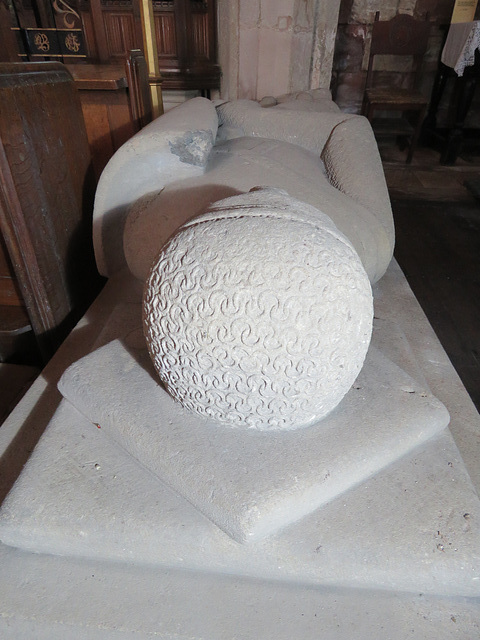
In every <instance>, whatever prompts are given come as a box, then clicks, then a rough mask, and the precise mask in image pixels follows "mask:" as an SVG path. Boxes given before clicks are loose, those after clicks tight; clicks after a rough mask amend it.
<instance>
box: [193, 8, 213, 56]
mask: <svg viewBox="0 0 480 640" xmlns="http://www.w3.org/2000/svg"><path fill="white" fill-rule="evenodd" d="M191 46H192V55H193V57H194V58H195V59H196V60H199V59H200V60H208V59H209V58H210V51H209V38H208V15H207V14H206V13H203V12H202V13H192V40H191Z"/></svg>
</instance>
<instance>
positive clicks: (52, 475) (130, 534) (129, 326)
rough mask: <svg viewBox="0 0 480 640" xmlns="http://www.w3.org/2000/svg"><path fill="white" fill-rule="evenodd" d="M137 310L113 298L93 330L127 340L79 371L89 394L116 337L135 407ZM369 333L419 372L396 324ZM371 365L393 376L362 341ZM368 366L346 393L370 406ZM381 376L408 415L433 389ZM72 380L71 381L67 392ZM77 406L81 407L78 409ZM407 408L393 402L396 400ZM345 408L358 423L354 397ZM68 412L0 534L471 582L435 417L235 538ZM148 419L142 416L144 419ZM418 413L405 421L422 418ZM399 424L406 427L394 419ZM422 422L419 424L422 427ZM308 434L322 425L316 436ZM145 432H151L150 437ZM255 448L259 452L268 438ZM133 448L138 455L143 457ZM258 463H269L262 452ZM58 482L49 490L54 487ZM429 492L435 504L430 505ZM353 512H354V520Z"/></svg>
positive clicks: (461, 489) (382, 578)
mask: <svg viewBox="0 0 480 640" xmlns="http://www.w3.org/2000/svg"><path fill="white" fill-rule="evenodd" d="M139 315H140V313H139V307H138V306H136V307H135V306H134V305H130V306H125V305H123V306H121V307H119V308H118V309H116V310H115V311H114V313H113V316H112V317H111V318H110V319H109V322H108V323H107V329H106V331H105V332H104V333H105V335H104V337H103V339H109V338H111V337H112V336H113V335H115V334H116V333H118V332H119V331H120V334H124V335H125V338H122V342H123V343H124V345H125V346H127V348H128V351H127V350H126V349H125V346H123V345H121V346H118V345H120V342H119V341H118V340H117V341H114V342H113V343H110V344H108V345H106V346H105V347H104V348H103V349H101V350H100V351H99V352H97V353H96V354H95V353H94V354H92V356H90V357H87V360H88V359H90V369H91V372H93V371H95V372H96V376H97V377H96V378H95V379H93V380H91V385H90V389H92V390H97V389H98V391H93V392H92V391H90V395H92V393H93V395H94V396H95V395H97V394H98V393H101V392H102V391H101V386H102V383H101V381H99V378H100V377H101V373H102V364H101V363H102V362H103V363H104V366H105V367H109V368H110V369H112V370H113V369H114V366H113V367H112V366H111V364H112V354H113V360H115V358H116V357H118V355H119V353H121V352H122V350H123V353H124V355H123V358H124V359H126V364H125V367H124V369H125V371H126V372H127V373H126V374H123V376H118V377H117V376H116V375H115V373H113V375H112V383H115V381H116V380H123V383H120V384H123V385H124V387H125V391H124V402H125V404H126V405H127V406H128V405H130V406H133V405H134V403H133V402H132V398H133V397H134V396H137V397H139V395H140V394H141V391H139V389H141V388H146V387H147V386H148V385H149V384H150V383H147V382H146V379H145V376H143V378H142V374H141V373H140V371H141V370H142V367H145V366H146V365H145V362H147V363H148V360H146V359H145V353H144V352H145V345H143V348H142V346H141V343H140V342H138V340H137V338H134V336H135V334H136V333H137V331H136V330H135V327H138V324H139ZM392 337H393V338H394V339H395V341H396V347H394V348H393V349H391V347H389V343H390V342H391V339H392ZM103 339H102V340H103ZM375 344H376V345H377V346H378V347H383V346H384V345H385V346H386V348H387V350H390V351H389V353H392V354H394V355H395V356H396V357H397V358H398V361H399V363H401V364H402V366H405V367H407V368H408V369H409V370H411V372H412V373H414V372H415V373H417V371H418V368H417V367H418V364H417V363H416V362H415V360H414V359H413V358H412V356H411V354H410V353H409V351H408V344H407V343H406V342H405V339H404V338H402V336H401V332H400V331H399V329H398V327H397V326H396V325H395V324H394V323H387V325H386V324H385V322H382V323H381V324H380V327H379V329H378V331H376V333H375ZM116 345H117V346H116ZM399 345H401V346H399ZM142 350H143V355H142ZM102 352H103V353H102ZM129 352H130V353H129ZM109 354H110V355H109ZM114 354H116V356H115V355H114ZM128 361H129V362H130V364H128ZM75 366H76V365H75ZM390 367H392V364H391V365H390ZM371 368H372V369H373V370H374V371H375V372H376V373H375V375H374V378H375V376H376V378H375V379H376V381H377V382H374V385H373V386H375V387H376V386H378V381H379V380H383V382H384V384H385V385H389V386H392V382H393V381H394V380H395V373H393V377H391V376H392V373H390V374H389V373H388V371H386V369H385V368H384V364H383V362H382V359H379V358H378V356H375V355H374V354H372V367H371ZM135 369H136V371H134V370H135ZM394 370H395V368H394V369H393V370H391V371H393V372H394ZM91 372H89V371H88V370H87V367H84V370H83V371H79V370H78V369H77V373H78V378H79V379H80V380H82V382H83V384H85V381H86V380H87V379H88V378H89V376H91ZM367 379H373V378H372V373H371V372H370V373H366V374H365V377H364V379H359V381H358V384H356V387H359V386H362V390H360V389H358V388H356V389H355V390H354V391H355V393H356V394H358V392H359V391H360V392H361V393H362V395H363V396H364V397H366V398H368V406H369V407H370V406H371V407H372V410H373V413H374V414H375V406H376V403H375V400H374V399H373V398H372V395H371V392H369V391H368V390H367V386H368V381H367ZM135 380H137V382H134V381H135ZM393 384H400V385H401V387H402V392H403V395H404V396H405V398H406V399H407V401H408V403H407V406H408V404H410V403H413V404H414V405H416V406H417V407H419V411H418V415H419V416H420V415H421V413H422V403H425V402H427V403H430V402H431V400H429V401H425V400H424V399H422V392H421V391H420V389H421V387H420V389H419V388H417V387H416V385H415V383H413V385H414V386H412V381H411V379H407V378H405V377H404V378H403V379H397V382H396V383H395V382H393ZM132 385H133V386H132ZM77 387H78V385H77V384H73V385H72V391H73V392H74V390H75V389H77ZM415 391H416V393H414V392H415ZM149 393H151V391H149ZM130 396H131V397H130ZM74 400H75V399H74ZM87 402H88V401H87ZM105 402H106V404H107V405H109V403H111V406H106V408H105V411H106V412H107V413H108V414H109V415H110V416H111V415H112V413H115V411H117V412H120V414H121V415H122V417H123V418H122V420H123V421H125V420H126V419H127V420H129V418H128V415H127V412H126V411H125V407H124V406H122V403H121V402H120V403H119V402H118V398H117V397H113V398H111V399H108V400H105ZM389 405H391V401H390V402H389ZM85 406H86V405H85V404H84V405H83V407H80V408H82V410H83V408H84V407H85ZM423 406H424V407H425V406H426V405H425V404H424V405H423ZM405 409H406V406H405V405H404V406H403V412H405ZM352 414H355V415H357V417H358V418H359V420H360V421H361V422H363V418H362V416H361V410H360V411H358V405H357V410H356V411H353V412H352ZM156 415H157V416H159V415H162V416H164V417H165V418H166V414H165V410H161V409H159V410H158V411H157V412H156ZM444 415H446V414H444ZM439 416H441V414H439ZM144 417H145V416H144V415H141V412H139V411H138V409H137V411H136V415H135V416H134V417H133V415H132V418H133V421H131V422H130V420H129V422H130V426H129V427H128V429H129V430H130V428H131V432H130V433H131V437H132V439H133V440H134V441H136V442H138V441H139V440H140V439H141V437H142V436H141V431H142V429H141V426H142V425H141V424H140V423H141V421H142V420H143V419H144ZM403 417H404V416H403ZM376 419H377V418H376V416H375V415H373V416H371V420H372V422H371V424H370V429H368V430H367V433H368V437H369V439H372V440H379V439H380V438H382V437H385V436H382V435H381V434H380V432H379V430H378V429H377V428H376V427H375V424H376ZM390 419H391V424H395V416H394V414H393V413H392V414H391V417H390ZM397 419H398V418H397ZM70 420H71V408H69V405H68V404H67V403H65V402H64V403H62V404H61V405H60V407H59V410H58V411H57V413H56V415H55V417H54V419H53V420H52V421H51V423H50V425H49V428H48V430H47V432H46V433H45V435H44V437H43V438H42V441H41V443H40V444H39V446H38V447H37V449H36V451H35V453H34V455H33V456H32V458H31V460H30V462H29V464H28V466H27V469H26V470H25V472H24V474H23V475H22V478H21V480H20V481H19V482H18V483H17V485H16V487H15V489H14V490H13V492H12V493H11V494H10V496H9V498H8V499H7V501H6V502H5V503H4V505H3V508H2V512H1V518H0V536H1V539H2V540H3V541H4V542H6V543H8V544H12V545H14V546H18V547H21V548H26V549H32V550H36V551H41V552H43V553H54V554H60V555H65V554H66V555H73V556H78V555H80V556H84V557H89V558H91V557H96V558H99V559H111V560H117V561H118V560H123V561H125V560H128V561H129V562H139V563H142V564H145V565H152V564H154V565H164V566H170V567H171V566H177V567H179V568H188V569H195V570H199V571H209V572H212V571H214V572H220V573H223V572H227V573H232V572H235V573H237V574H240V575H244V576H252V577H258V578H263V579H265V578H273V579H276V580H282V581H287V582H293V583H294V584H297V585H298V584H304V585H307V584H318V585H327V584H335V585H338V586H340V585H341V586H343V587H352V586H357V587H370V588H382V589H395V590H410V591H411V590H414V591H415V590H421V591H422V592H424V593H425V592H427V593H436V594H455V595H459V594H463V595H475V594H478V590H479V588H480V587H479V585H478V584H477V581H476V580H475V578H476V577H477V576H478V568H479V562H480V558H479V552H478V542H479V531H478V520H479V516H480V509H479V507H480V504H479V502H478V498H477V497H476V495H475V492H474V490H473V487H472V485H471V482H470V480H469V478H468V475H467V474H466V472H465V469H464V467H463V465H462V462H461V459H460V457H459V454H458V451H457V450H456V447H455V445H454V444H453V442H452V439H451V436H450V435H449V434H448V431H445V430H443V435H442V431H440V432H439V437H437V438H436V439H434V440H433V441H432V440H427V441H426V442H425V443H424V445H423V446H422V447H417V448H415V450H414V451H413V452H412V453H411V454H410V455H409V456H407V457H406V458H405V457H403V458H401V459H400V460H399V461H398V462H397V463H394V464H393V465H391V466H390V467H388V468H387V469H385V470H384V471H383V472H381V473H376V474H375V475H374V477H373V478H370V479H369V480H367V481H366V482H364V483H362V484H360V485H359V486H357V487H356V488H354V489H353V490H352V491H350V492H348V493H346V494H343V495H342V497H341V499H336V500H333V501H330V504H329V505H326V506H324V507H323V508H322V509H320V510H316V511H315V512H312V514H311V515H310V516H308V517H306V518H303V519H302V520H301V521H299V522H297V523H296V524H295V525H292V526H290V527H289V528H288V529H286V530H284V531H281V532H278V533H276V534H275V535H274V536H270V537H268V538H266V539H264V540H259V541H257V542H254V543H251V544H249V545H248V546H244V545H238V544H237V543H236V542H234V541H233V540H228V538H227V537H226V536H225V535H224V534H223V533H222V532H221V531H220V530H219V529H218V528H217V527H216V526H215V525H213V524H212V523H208V521H206V520H205V519H204V518H203V517H202V516H201V515H200V514H199V513H198V512H197V511H196V510H195V509H194V508H193V507H192V505H189V504H188V503H187V502H185V501H183V500H182V499H181V498H179V497H178V495H176V494H174V493H172V492H171V491H170V490H168V489H166V488H165V487H164V485H163V484H162V483H159V482H158V481H156V480H155V479H154V478H153V477H152V475H151V474H149V473H148V472H147V471H146V470H145V469H142V468H140V467H138V465H137V464H136V462H135V460H134V459H133V458H132V457H130V456H128V455H126V454H125V453H123V452H122V451H121V450H119V449H117V448H116V446H115V445H114V444H113V443H112V441H111V440H110V439H109V436H111V435H112V431H111V430H110V429H111V425H110V424H108V419H107V420H106V421H105V422H102V423H101V424H100V426H101V429H98V428H97V426H96V425H94V424H92V422H88V421H87V420H85V419H84V418H82V417H81V416H80V415H79V414H78V417H77V418H76V419H75V421H74V425H75V428H74V430H73V432H72V427H71V425H70V424H69V421H70ZM153 420H154V418H153V419H152V418H150V420H149V422H150V423H152V422H153ZM367 421H368V419H367ZM135 424H136V425H138V426H139V427H140V428H137V427H136V426H135ZM421 424H422V423H421V422H418V423H416V426H417V427H418V428H419V429H420V431H421V430H422V427H421ZM330 426H331V431H333V428H332V425H330ZM337 427H338V423H337ZM173 428H174V426H173V425H169V426H168V430H170V429H173ZM402 431H403V432H404V433H406V429H405V426H403V428H402ZM343 432H344V438H345V440H344V442H343V443H342V446H343V447H344V454H343V458H344V459H345V458H346V457H354V455H355V454H359V455H360V457H361V454H360V451H359V449H358V448H355V447H354V448H353V450H351V451H350V450H349V445H350V444H351V440H350V438H349V437H348V435H347V433H345V430H343ZM333 435H334V433H332V436H333ZM427 435H428V434H427V433H423V434H422V435H421V436H420V437H421V438H424V437H426V436H427ZM319 437H320V438H321V437H322V436H319V435H317V436H316V438H319ZM167 439H168V436H167V437H166V436H165V434H161V437H160V440H161V441H163V442H166V440H167ZM327 440H328V439H327ZM327 440H323V443H322V444H323V446H324V449H325V450H326V451H327V450H328V451H330V450H331V449H332V448H331V446H330V445H331V442H332V441H330V442H328V441H327ZM154 441H155V439H154V438H153V439H152V440H151V442H154ZM310 442H311V440H310ZM385 442H386V441H385ZM209 443H210V445H211V446H212V447H215V444H218V441H217V442H215V441H213V440H212V438H211V436H210V439H209ZM146 444H147V443H146ZM319 444H320V443H319ZM275 445H276V446H277V445H278V442H277V443H275ZM150 446H152V445H151V444H150ZM166 446H167V447H168V444H167V445H166ZM215 448H216V449H217V447H215ZM228 448H229V447H228V446H225V445H223V447H220V449H223V450H225V449H228ZM386 448H388V445H386ZM178 449H179V450H186V449H187V447H185V446H179V447H178ZM397 453H398V451H397ZM263 454H264V456H265V454H268V451H263ZM332 455H333V451H332ZM322 456H324V457H322ZM250 457H251V452H247V455H246V459H247V460H248V459H249V458H250ZM328 458H329V455H328V453H326V457H325V452H323V453H322V452H321V451H319V453H318V460H317V462H318V469H321V468H324V469H325V470H328V471H327V473H326V475H327V476H328V477H326V478H322V480H323V482H324V483H325V484H328V483H329V482H330V481H331V479H333V481H334V482H335V476H336V475H337V473H338V471H339V470H338V469H336V467H335V463H333V464H332V460H331V459H330V460H329V459H328ZM142 460H143V462H144V463H145V457H143V458H142ZM53 461H54V463H53V464H52V462H53ZM193 464H195V463H193ZM247 464H248V462H247ZM264 464H265V465H267V466H268V460H265V461H264ZM191 465H192V461H190V463H189V466H191ZM148 466H149V465H147V467H148ZM252 471H253V470H252V469H251V472H252ZM284 471H285V469H284ZM299 471H300V469H299ZM340 472H341V470H340ZM60 486H61V487H62V495H63V498H62V499H61V500H59V499H58V487H60ZM27 497H28V500H27V499H26V498H27ZM439 504H441V505H442V508H441V509H440V510H439ZM444 514H445V515H444ZM446 514H448V517H447V515H446ZM465 514H468V517H465ZM352 523H355V526H354V527H352ZM32 532H33V534H32ZM407 549H408V553H407V552H406V550H407Z"/></svg>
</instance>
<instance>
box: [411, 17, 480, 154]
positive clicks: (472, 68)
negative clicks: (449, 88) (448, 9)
mask: <svg viewBox="0 0 480 640" xmlns="http://www.w3.org/2000/svg"><path fill="white" fill-rule="evenodd" d="M479 75H480V21H478V20H476V21H473V22H465V23H457V24H451V25H450V28H449V31H448V35H447V39H446V42H445V45H444V47H443V50H442V56H441V61H440V64H439V69H438V71H437V75H436V78H435V82H434V85H433V89H432V95H431V99H430V107H429V110H428V114H427V117H426V119H425V123H424V130H426V131H430V132H433V133H435V131H436V126H437V110H438V107H439V104H440V101H441V99H442V96H443V93H444V91H445V86H446V83H447V80H448V79H449V78H453V79H454V80H455V88H454V92H453V97H452V112H453V122H452V123H451V125H450V126H449V128H448V133H447V136H446V139H445V144H444V147H443V150H442V156H441V159H440V162H441V164H443V165H453V164H455V161H456V159H457V156H458V154H459V152H460V150H461V147H462V142H463V128H464V123H465V119H466V117H467V115H468V111H469V109H470V105H471V104H472V100H473V96H474V93H475V88H476V85H477V81H478V77H479Z"/></svg>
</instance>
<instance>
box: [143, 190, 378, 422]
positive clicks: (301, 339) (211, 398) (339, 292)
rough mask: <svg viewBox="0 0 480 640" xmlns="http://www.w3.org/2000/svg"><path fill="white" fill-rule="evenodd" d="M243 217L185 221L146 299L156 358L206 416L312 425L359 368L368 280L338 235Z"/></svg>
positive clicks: (368, 308) (172, 386) (367, 322)
mask: <svg viewBox="0 0 480 640" xmlns="http://www.w3.org/2000/svg"><path fill="white" fill-rule="evenodd" d="M231 200H234V198H232V199H231ZM238 213H239V217H236V218H228V219H217V220H209V221H203V222H202V221H200V222H199V223H198V224H193V225H192V224H190V226H186V227H184V228H183V229H181V230H180V232H179V233H177V234H176V235H175V236H174V237H173V238H172V239H171V241H170V242H169V243H168V244H167V245H166V247H165V248H164V249H163V250H162V252H161V253H160V255H159V257H158V259H157V260H156V262H155V264H154V266H153V268H152V271H151V274H150V277H149V280H148V281H147V285H146V289H145V297H144V326H145V333H146V337H147V343H148V346H149V351H150V355H151V357H152V360H153V362H154V365H155V368H156V370H157V372H158V374H159V376H160V378H161V380H162V382H163V383H164V385H165V387H166V388H167V390H168V391H169V393H170V394H171V395H172V396H173V397H174V398H175V399H176V400H178V401H179V402H180V403H181V404H182V405H183V406H184V407H186V408H188V409H190V410H192V411H194V412H196V413H198V414H200V415H202V416H207V417H209V418H212V419H213V420H215V421H219V422H222V423H227V424H229V425H232V426H237V427H250V428H256V429H262V430H270V429H292V428H297V427H300V426H305V425H308V424H311V423H312V422H315V421H318V420H320V419H321V418H322V417H324V416H325V415H326V414H327V413H329V412H330V411H331V410H332V409H333V408H334V407H335V406H336V405H337V404H338V403H339V402H340V400H341V399H342V398H343V396H344V395H345V393H346V392H347V391H348V389H349V388H350V386H351V385H352V383H353V382H354V380H355V378H356V376H357V374H358V373H359V371H360V369H361V367H362V364H363V361H364V358H365V355H366V351H367V348H368V344H369V341H370V335H371V328H372V315H373V313H372V294H371V289H370V284H369V281H368V278H367V276H366V274H365V271H364V269H363V266H362V264H361V262H360V259H359V258H358V255H357V254H356V252H355V251H354V250H353V248H352V247H351V245H350V243H349V242H348V241H347V240H343V239H341V238H339V234H338V233H337V234H332V233H331V230H329V229H321V228H320V229H318V228H315V227H314V226H312V225H310V224H308V223H303V222H299V221H298V220H290V219H288V214H286V216H287V217H286V218H285V219H278V218H276V219H275V218H269V217H266V218H265V217H258V214H257V217H249V216H248V212H247V215H245V216H243V217H242V216H241V212H240V211H239V212H238Z"/></svg>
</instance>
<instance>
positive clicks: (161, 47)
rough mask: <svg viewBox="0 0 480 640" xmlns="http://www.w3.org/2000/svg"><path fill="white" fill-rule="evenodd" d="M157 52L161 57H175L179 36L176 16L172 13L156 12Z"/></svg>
mask: <svg viewBox="0 0 480 640" xmlns="http://www.w3.org/2000/svg"><path fill="white" fill-rule="evenodd" d="M154 19H155V35H156V38H157V52H158V57H159V59H160V58H175V57H176V56H177V55H178V52H177V37H176V33H175V16H174V14H173V12H172V13H163V12H162V13H157V12H155V13H154Z"/></svg>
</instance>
